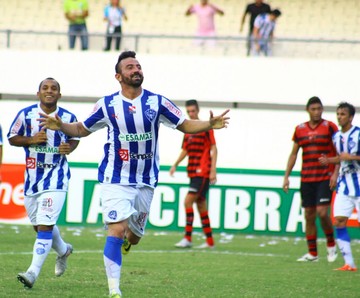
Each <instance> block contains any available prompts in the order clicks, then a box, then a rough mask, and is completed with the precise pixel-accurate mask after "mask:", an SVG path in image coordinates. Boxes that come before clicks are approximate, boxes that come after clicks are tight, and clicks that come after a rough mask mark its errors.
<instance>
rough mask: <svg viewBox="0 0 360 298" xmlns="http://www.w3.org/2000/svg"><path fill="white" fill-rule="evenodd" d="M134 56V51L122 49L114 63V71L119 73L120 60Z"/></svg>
mask: <svg viewBox="0 0 360 298" xmlns="http://www.w3.org/2000/svg"><path fill="white" fill-rule="evenodd" d="M135 57H136V53H135V52H134V51H124V52H122V53H121V54H120V56H119V58H118V61H117V63H116V65H115V72H116V73H120V67H119V65H120V62H121V61H122V60H124V59H126V58H135Z"/></svg>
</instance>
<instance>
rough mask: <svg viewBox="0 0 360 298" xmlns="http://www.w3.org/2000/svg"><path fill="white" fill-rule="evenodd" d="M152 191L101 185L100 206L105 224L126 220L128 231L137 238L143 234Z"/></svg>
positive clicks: (146, 187) (151, 189)
mask: <svg viewBox="0 0 360 298" xmlns="http://www.w3.org/2000/svg"><path fill="white" fill-rule="evenodd" d="M153 196H154V189H153V188H151V187H148V186H142V187H136V186H128V185H120V184H105V183H103V184H101V205H102V211H103V220H104V223H105V224H109V223H114V222H120V221H123V220H126V219H128V225H129V229H130V230H131V231H132V232H133V233H134V234H135V235H136V236H138V237H142V236H144V234H145V226H146V223H147V220H148V217H149V212H150V205H151V202H152V199H153Z"/></svg>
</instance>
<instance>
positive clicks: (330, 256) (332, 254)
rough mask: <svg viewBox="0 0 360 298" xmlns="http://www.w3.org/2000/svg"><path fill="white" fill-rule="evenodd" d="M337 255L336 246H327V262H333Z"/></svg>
mask: <svg viewBox="0 0 360 298" xmlns="http://www.w3.org/2000/svg"><path fill="white" fill-rule="evenodd" d="M337 256H338V254H337V252H336V246H333V247H328V248H327V260H328V262H329V263H332V262H335V260H336V258H337Z"/></svg>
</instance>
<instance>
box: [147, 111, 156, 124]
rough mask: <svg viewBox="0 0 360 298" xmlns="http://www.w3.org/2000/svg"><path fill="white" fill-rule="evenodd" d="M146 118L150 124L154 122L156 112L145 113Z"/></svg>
mask: <svg viewBox="0 0 360 298" xmlns="http://www.w3.org/2000/svg"><path fill="white" fill-rule="evenodd" d="M145 116H146V118H148V119H149V121H150V122H152V121H154V119H155V117H156V111H155V110H153V109H148V110H146V111H145Z"/></svg>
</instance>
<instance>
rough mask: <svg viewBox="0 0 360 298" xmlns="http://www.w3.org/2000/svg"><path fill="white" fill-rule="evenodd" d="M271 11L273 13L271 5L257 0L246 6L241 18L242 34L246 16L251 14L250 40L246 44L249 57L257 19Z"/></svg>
mask: <svg viewBox="0 0 360 298" xmlns="http://www.w3.org/2000/svg"><path fill="white" fill-rule="evenodd" d="M270 11H271V8H270V5H269V4H266V3H264V2H263V0H256V1H255V2H254V3H251V4H248V5H247V6H246V9H245V12H244V14H243V16H242V18H241V24H240V32H242V31H243V29H244V23H245V18H246V15H247V14H250V22H249V33H248V40H247V43H246V48H247V53H246V54H247V56H249V55H250V51H251V36H252V33H253V30H254V22H255V19H256V17H257V16H258V15H259V14H263V13H269V12H270Z"/></svg>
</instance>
